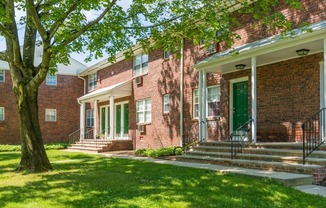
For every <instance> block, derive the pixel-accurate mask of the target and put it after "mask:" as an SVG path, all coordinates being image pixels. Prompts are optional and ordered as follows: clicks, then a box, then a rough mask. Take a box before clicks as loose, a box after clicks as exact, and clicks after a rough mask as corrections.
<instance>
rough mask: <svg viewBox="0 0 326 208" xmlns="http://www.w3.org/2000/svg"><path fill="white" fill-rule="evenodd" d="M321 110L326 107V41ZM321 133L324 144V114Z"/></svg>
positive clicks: (325, 120) (325, 130)
mask: <svg viewBox="0 0 326 208" xmlns="http://www.w3.org/2000/svg"><path fill="white" fill-rule="evenodd" d="M323 72H324V76H323V106H322V107H323V108H325V107H326V39H324V62H323ZM323 118H324V119H323V124H322V125H323V128H322V129H323V132H322V138H323V141H324V142H326V115H325V113H324V115H323Z"/></svg>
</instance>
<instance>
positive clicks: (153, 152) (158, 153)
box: [135, 147, 183, 157]
mask: <svg viewBox="0 0 326 208" xmlns="http://www.w3.org/2000/svg"><path fill="white" fill-rule="evenodd" d="M174 149H175V147H164V148H160V149H138V150H137V151H136V152H135V154H136V155H141V156H146V157H165V156H172V155H174V154H173V152H174ZM175 153H176V155H181V154H182V153H183V151H182V149H180V148H177V149H176V151H175Z"/></svg>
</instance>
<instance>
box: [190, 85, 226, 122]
mask: <svg viewBox="0 0 326 208" xmlns="http://www.w3.org/2000/svg"><path fill="white" fill-rule="evenodd" d="M206 92H207V94H206V102H205V103H206V117H216V116H220V114H221V109H220V107H221V106H220V87H219V86H210V87H207V90H206ZM198 116H199V91H198V89H195V90H194V91H193V117H194V118H198Z"/></svg>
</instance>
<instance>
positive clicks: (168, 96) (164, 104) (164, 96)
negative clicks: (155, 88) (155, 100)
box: [163, 94, 170, 113]
mask: <svg viewBox="0 0 326 208" xmlns="http://www.w3.org/2000/svg"><path fill="white" fill-rule="evenodd" d="M166 97H167V98H168V102H167V103H166V102H165V98H166ZM166 105H167V106H168V108H169V110H168V111H166V110H165V106H166ZM169 112H170V94H164V95H163V113H169Z"/></svg>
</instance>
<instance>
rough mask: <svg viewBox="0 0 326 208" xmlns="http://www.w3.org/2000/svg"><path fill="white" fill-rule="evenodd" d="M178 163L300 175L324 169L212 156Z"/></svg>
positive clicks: (187, 156) (183, 159) (185, 158)
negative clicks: (236, 167)
mask: <svg viewBox="0 0 326 208" xmlns="http://www.w3.org/2000/svg"><path fill="white" fill-rule="evenodd" d="M176 159H177V160H178V161H184V162H200V163H208V164H218V165H227V166H238V167H243V168H253V169H261V170H269V171H281V172H291V173H300V174H312V173H314V172H315V170H316V169H322V168H323V166H321V165H315V164H306V165H302V164H294V163H283V162H269V161H258V160H248V159H234V160H231V159H230V158H218V157H210V156H197V155H196V156H193V155H182V156H178V157H176Z"/></svg>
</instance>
